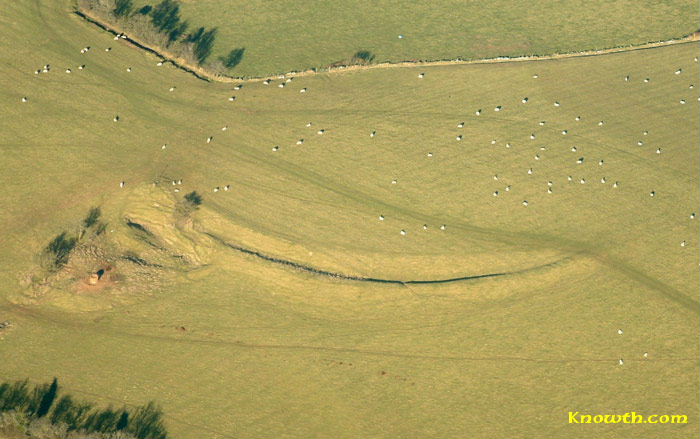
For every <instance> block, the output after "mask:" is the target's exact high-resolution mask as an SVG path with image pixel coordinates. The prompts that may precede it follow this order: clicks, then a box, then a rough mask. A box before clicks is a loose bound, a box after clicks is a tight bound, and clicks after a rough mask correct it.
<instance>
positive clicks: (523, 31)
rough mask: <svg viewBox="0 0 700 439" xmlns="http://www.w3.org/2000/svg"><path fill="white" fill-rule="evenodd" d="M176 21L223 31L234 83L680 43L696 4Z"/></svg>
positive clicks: (389, 0)
mask: <svg viewBox="0 0 700 439" xmlns="http://www.w3.org/2000/svg"><path fill="white" fill-rule="evenodd" d="M136 3H138V4H153V3H156V2H155V1H145V0H137V2H136ZM182 16H183V17H184V18H186V19H187V20H189V21H190V23H192V24H193V25H197V26H207V27H218V28H219V35H218V39H217V43H216V47H215V53H214V56H218V55H223V54H224V53H228V51H230V50H231V49H233V48H235V47H245V48H246V54H245V58H244V60H243V62H242V63H241V64H240V65H239V66H238V67H236V68H235V69H234V70H233V71H232V74H234V75H236V76H265V75H271V74H277V73H284V72H289V71H298V70H305V69H308V68H311V67H326V66H328V65H330V64H332V63H335V62H339V61H344V60H348V59H350V58H351V57H352V55H353V54H354V53H355V52H356V51H358V50H369V51H371V52H372V53H374V54H375V55H376V59H375V61H377V62H382V61H394V62H395V61H406V60H416V59H420V60H441V59H455V58H462V59H475V58H491V57H497V56H518V55H532V54H539V55H542V54H551V53H564V52H573V51H580V50H589V49H603V48H609V47H616V46H625V45H629V44H641V43H646V42H650V41H661V40H667V39H672V38H678V37H681V36H685V35H688V34H689V33H691V32H694V31H696V30H698V23H699V21H700V20H699V18H700V16H699V15H698V8H697V4H696V2H692V1H687V0H672V1H664V2H659V1H654V0H644V1H632V0H618V1H614V2H611V1H600V0H599V1H594V2H587V3H586V6H585V7H581V3H580V2H578V1H572V0H566V1H537V2H512V1H506V0H497V1H489V2H477V1H461V0H443V1H440V2H413V3H410V5H407V4H406V3H405V2H403V1H400V0H382V1H374V2H366V1H362V0H349V1H344V2H337V3H329V2H324V1H318V0H315V1H305V2H296V1H291V0H284V1H276V2H268V1H259V0H254V1H248V2H245V3H240V2H238V3H236V2H234V3H232V2H226V1H221V0H197V1H184V2H183V5H182ZM399 35H403V38H402V39H399Z"/></svg>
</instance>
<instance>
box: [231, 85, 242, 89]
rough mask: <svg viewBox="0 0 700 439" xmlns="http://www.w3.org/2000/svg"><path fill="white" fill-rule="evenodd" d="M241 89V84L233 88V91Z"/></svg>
mask: <svg viewBox="0 0 700 439" xmlns="http://www.w3.org/2000/svg"><path fill="white" fill-rule="evenodd" d="M242 88H243V84H238V85H236V86H235V87H233V89H234V90H240V89H242Z"/></svg>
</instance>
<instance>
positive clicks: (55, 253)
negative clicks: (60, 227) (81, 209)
mask: <svg viewBox="0 0 700 439" xmlns="http://www.w3.org/2000/svg"><path fill="white" fill-rule="evenodd" d="M77 241H78V240H77V239H76V238H74V237H70V236H68V232H63V233H61V234H60V235H58V236H56V237H55V238H54V239H53V241H51V242H50V243H49V245H47V246H46V249H45V253H47V254H48V255H49V257H50V258H51V259H50V262H49V264H50V268H53V269H59V268H61V267H63V266H64V265H66V263H67V262H68V259H69V258H70V252H71V251H73V248H75V244H76V243H77Z"/></svg>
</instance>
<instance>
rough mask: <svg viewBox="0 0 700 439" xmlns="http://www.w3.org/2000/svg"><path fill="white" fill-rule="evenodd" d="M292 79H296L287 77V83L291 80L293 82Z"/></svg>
mask: <svg viewBox="0 0 700 439" xmlns="http://www.w3.org/2000/svg"><path fill="white" fill-rule="evenodd" d="M292 79H294V78H287V80H286V81H284V82H286V83H287V84H289V83H290V82H292Z"/></svg>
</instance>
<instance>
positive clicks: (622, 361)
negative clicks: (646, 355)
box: [618, 358, 625, 366]
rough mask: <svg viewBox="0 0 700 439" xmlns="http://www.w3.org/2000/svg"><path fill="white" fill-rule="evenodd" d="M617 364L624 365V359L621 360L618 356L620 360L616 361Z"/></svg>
mask: <svg viewBox="0 0 700 439" xmlns="http://www.w3.org/2000/svg"><path fill="white" fill-rule="evenodd" d="M618 364H619V365H620V366H622V365H624V364H625V360H623V359H622V358H620V360H619V361H618Z"/></svg>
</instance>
